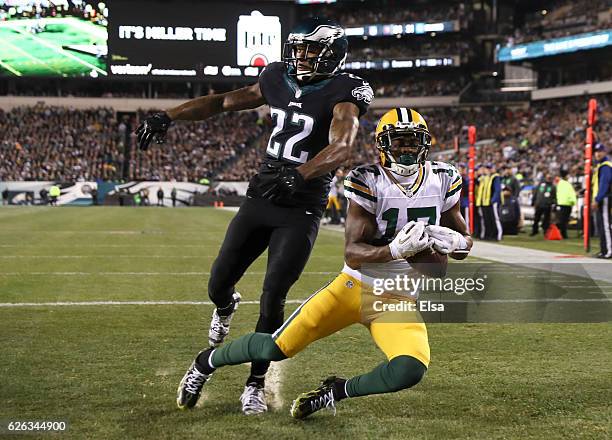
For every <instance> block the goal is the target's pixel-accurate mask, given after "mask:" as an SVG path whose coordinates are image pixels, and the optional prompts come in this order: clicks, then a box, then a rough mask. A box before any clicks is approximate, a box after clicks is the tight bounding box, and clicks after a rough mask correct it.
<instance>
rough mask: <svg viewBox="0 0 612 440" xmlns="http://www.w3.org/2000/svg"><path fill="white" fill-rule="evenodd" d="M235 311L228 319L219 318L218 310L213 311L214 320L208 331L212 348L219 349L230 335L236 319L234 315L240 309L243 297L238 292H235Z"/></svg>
mask: <svg viewBox="0 0 612 440" xmlns="http://www.w3.org/2000/svg"><path fill="white" fill-rule="evenodd" d="M233 297H234V303H235V304H234V310H233V311H232V313H230V314H229V315H228V316H226V317H222V316H219V314H218V313H217V309H215V310H214V311H213V314H212V320H211V321H210V329H209V330H208V344H209V345H210V346H211V347H218V346H219V345H221V344H222V343H223V340H224V339H225V337H226V336H227V335H228V334H229V330H230V323H231V322H232V318H233V317H234V313H236V310H237V309H238V305H239V304H240V300H241V299H242V296H241V295H240V294H239V293H238V292H234V295H233Z"/></svg>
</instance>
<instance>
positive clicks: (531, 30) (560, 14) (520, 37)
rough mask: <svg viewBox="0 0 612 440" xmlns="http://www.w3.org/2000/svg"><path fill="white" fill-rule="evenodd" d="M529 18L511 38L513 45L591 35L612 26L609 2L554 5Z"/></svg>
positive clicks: (585, 0) (586, 0)
mask: <svg viewBox="0 0 612 440" xmlns="http://www.w3.org/2000/svg"><path fill="white" fill-rule="evenodd" d="M551 6H552V8H551V9H543V10H541V11H538V12H536V13H533V14H531V15H530V16H528V17H526V20H525V24H524V26H523V27H522V28H517V29H515V31H514V35H513V36H512V37H510V38H509V43H510V44H519V43H526V42H529V41H535V40H544V39H549V38H561V37H566V36H569V35H574V34H579V33H585V32H592V31H595V30H599V29H606V28H609V27H610V25H611V24H612V5H611V4H610V2H609V1H608V0H578V1H575V0H574V1H563V2H554V4H553V3H551Z"/></svg>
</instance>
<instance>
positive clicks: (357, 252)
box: [344, 202, 393, 269]
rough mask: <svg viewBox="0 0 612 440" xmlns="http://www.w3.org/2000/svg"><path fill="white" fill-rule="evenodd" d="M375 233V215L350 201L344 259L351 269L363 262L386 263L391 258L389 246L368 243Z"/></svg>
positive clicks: (356, 267) (358, 266)
mask: <svg viewBox="0 0 612 440" xmlns="http://www.w3.org/2000/svg"><path fill="white" fill-rule="evenodd" d="M375 234H376V217H375V216H374V215H373V214H370V213H369V212H368V211H366V210H365V209H364V208H362V207H361V206H359V204H357V203H355V202H350V203H349V206H348V213H347V216H346V229H345V233H344V261H346V264H348V265H349V267H350V268H352V269H359V268H360V267H361V265H362V264H365V263H386V262H387V261H391V260H393V257H392V256H391V251H390V249H389V246H373V245H371V244H369V243H371V242H372V240H373V239H374V235H375Z"/></svg>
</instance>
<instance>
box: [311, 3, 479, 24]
mask: <svg viewBox="0 0 612 440" xmlns="http://www.w3.org/2000/svg"><path fill="white" fill-rule="evenodd" d="M410 3H412V2H410ZM308 12H309V13H312V11H311V10H309V11H308ZM317 12H318V13H319V14H321V15H324V16H326V17H330V18H333V19H335V20H337V21H338V22H339V23H341V24H342V25H343V26H346V27H350V26H359V25H367V24H386V23H412V22H428V23H431V22H433V21H446V20H462V19H463V18H464V17H466V15H467V10H466V5H465V4H464V3H462V2H458V1H449V2H448V4H447V5H440V4H436V5H433V4H432V5H429V6H428V7H427V6H425V7H424V6H423V5H422V4H421V5H414V4H407V3H406V2H402V1H398V0H384V1H373V2H367V3H365V2H364V3H362V4H360V5H359V8H355V7H353V6H352V5H349V7H345V5H344V4H342V3H338V4H337V5H322V6H320V8H319V9H318V11H317Z"/></svg>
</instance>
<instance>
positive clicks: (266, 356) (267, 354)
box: [260, 334, 287, 361]
mask: <svg viewBox="0 0 612 440" xmlns="http://www.w3.org/2000/svg"><path fill="white" fill-rule="evenodd" d="M260 353H261V356H262V359H260V360H265V361H282V360H283V359H287V356H285V353H283V351H282V350H281V349H280V347H279V346H278V345H277V344H276V342H275V341H274V339H273V338H272V335H269V334H266V337H265V340H264V342H263V344H262V348H261V352H260Z"/></svg>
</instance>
